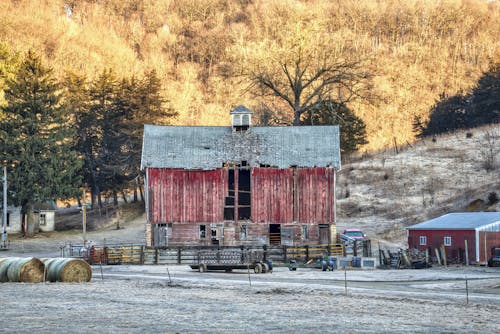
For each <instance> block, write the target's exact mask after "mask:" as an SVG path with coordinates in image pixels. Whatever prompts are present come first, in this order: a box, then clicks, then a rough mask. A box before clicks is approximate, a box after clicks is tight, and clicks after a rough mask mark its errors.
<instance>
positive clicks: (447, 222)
mask: <svg viewBox="0 0 500 334" xmlns="http://www.w3.org/2000/svg"><path fill="white" fill-rule="evenodd" d="M407 231H408V247H409V249H417V250H420V251H425V250H426V249H428V250H429V254H430V256H436V250H437V249H442V247H444V249H445V253H446V258H447V260H448V261H453V262H459V263H465V262H466V261H467V260H468V261H469V263H478V264H485V263H486V262H487V261H488V259H489V258H491V256H492V255H491V254H492V249H494V248H499V247H500V212H465V213H449V214H447V215H444V216H441V217H438V218H434V219H431V220H428V221H425V222H423V223H420V224H417V225H413V226H410V227H408V228H407ZM440 255H441V253H440Z"/></svg>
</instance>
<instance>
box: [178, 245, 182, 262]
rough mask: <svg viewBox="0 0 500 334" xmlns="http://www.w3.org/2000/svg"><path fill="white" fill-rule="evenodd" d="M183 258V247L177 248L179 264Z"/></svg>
mask: <svg viewBox="0 0 500 334" xmlns="http://www.w3.org/2000/svg"><path fill="white" fill-rule="evenodd" d="M181 258H182V254H181V248H180V247H179V248H177V264H181Z"/></svg>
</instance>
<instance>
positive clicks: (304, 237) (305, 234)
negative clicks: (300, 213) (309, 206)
mask: <svg viewBox="0 0 500 334" xmlns="http://www.w3.org/2000/svg"><path fill="white" fill-rule="evenodd" d="M302 240H309V226H307V225H302Z"/></svg>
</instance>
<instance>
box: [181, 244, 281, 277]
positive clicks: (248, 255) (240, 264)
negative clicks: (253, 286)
mask: <svg viewBox="0 0 500 334" xmlns="http://www.w3.org/2000/svg"><path fill="white" fill-rule="evenodd" d="M263 255H264V254H263V252H259V251H248V250H226V249H217V250H205V251H200V252H198V255H197V259H196V260H195V263H193V264H191V265H190V267H191V269H193V270H198V271H199V272H200V273H202V272H206V271H208V270H224V271H227V272H230V271H232V270H237V269H247V270H250V269H251V270H253V271H254V272H255V273H256V274H260V273H267V272H271V271H272V262H271V261H265V260H264V259H263Z"/></svg>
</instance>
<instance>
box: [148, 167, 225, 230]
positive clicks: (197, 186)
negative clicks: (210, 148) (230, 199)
mask: <svg viewBox="0 0 500 334" xmlns="http://www.w3.org/2000/svg"><path fill="white" fill-rule="evenodd" d="M148 183H149V184H148V187H149V214H150V217H149V218H150V222H151V223H152V224H158V223H174V222H180V223H185V222H222V220H223V210H224V197H225V196H227V169H224V168H221V169H218V170H211V171H186V170H175V169H155V168H150V169H148Z"/></svg>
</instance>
